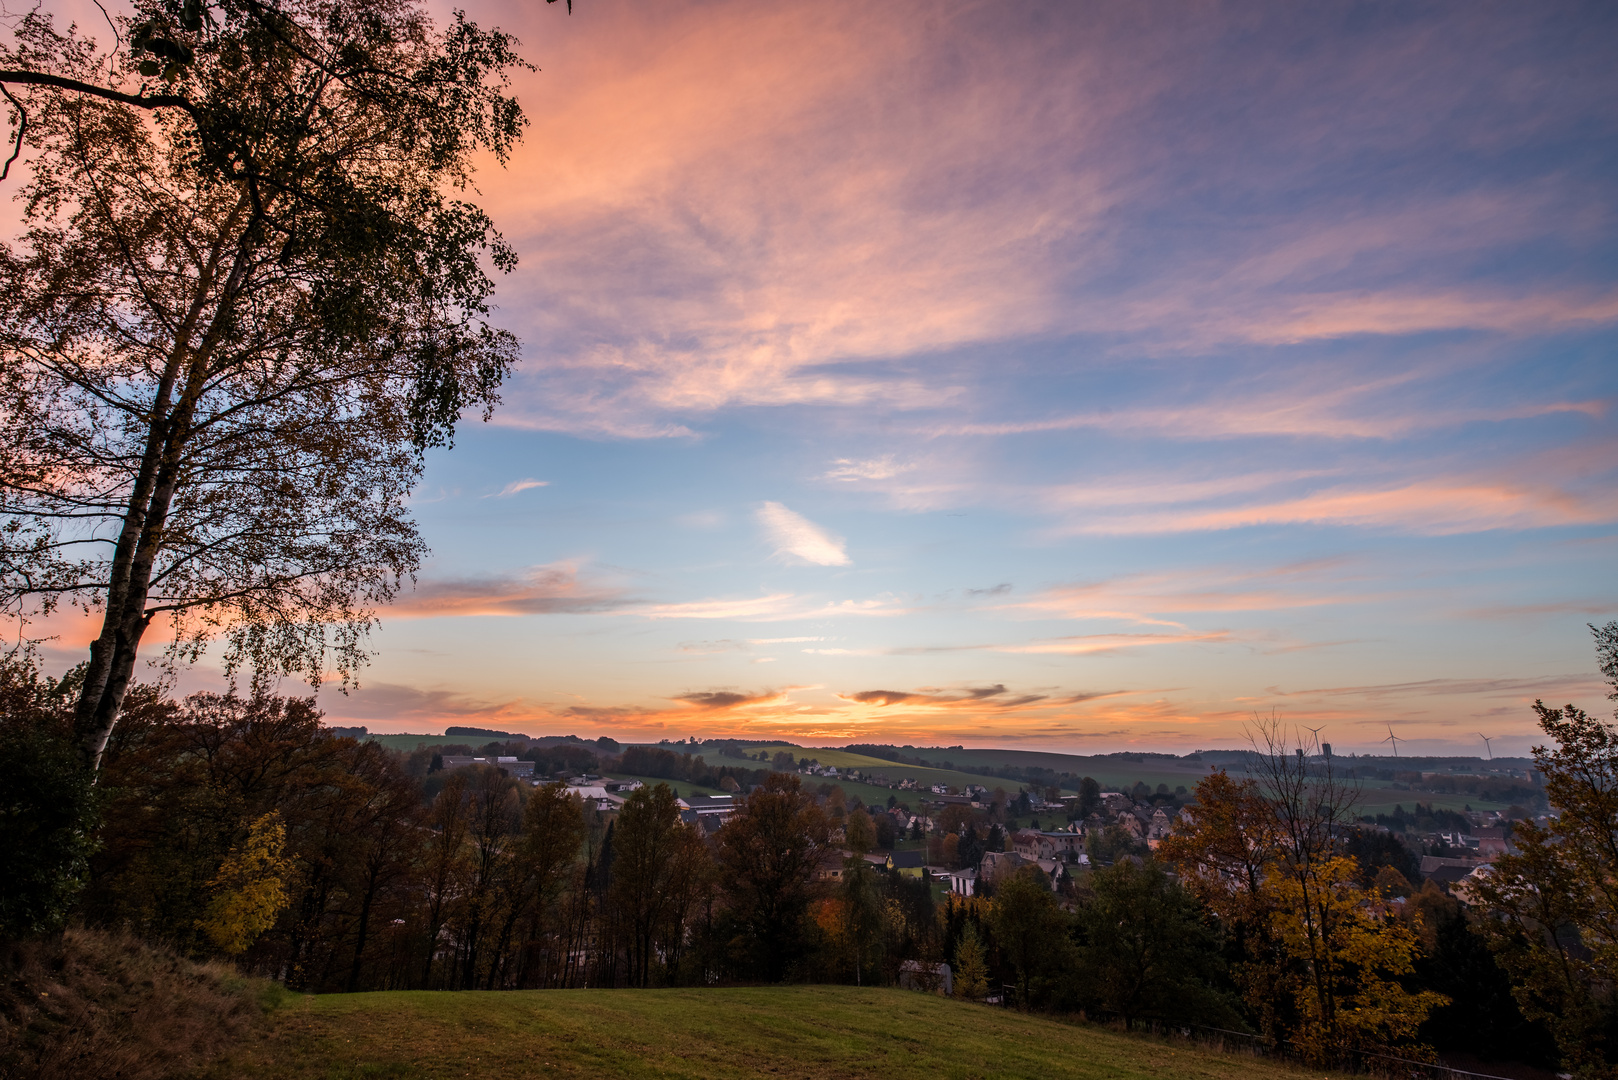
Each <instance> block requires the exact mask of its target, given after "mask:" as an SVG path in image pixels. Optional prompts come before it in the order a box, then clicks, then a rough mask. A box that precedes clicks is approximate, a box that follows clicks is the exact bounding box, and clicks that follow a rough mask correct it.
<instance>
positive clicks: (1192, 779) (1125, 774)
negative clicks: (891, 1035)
mask: <svg viewBox="0 0 1618 1080" xmlns="http://www.w3.org/2000/svg"><path fill="white" fill-rule="evenodd" d="M371 738H372V739H374V740H376V741H377V742H380V743H382V744H383V745H384V746H387V747H389V748H390V749H393V750H403V751H410V750H414V749H415V748H416V747H417V746H418V745H421V744H423V743H425V744H426V745H428V746H431V745H434V744H435V743H441V742H445V741H449V740H446V739H445V737H444V736H440V735H372V736H371ZM460 741H463V742H476V740H475V739H470V740H468V739H460ZM682 749H683V748H682ZM748 750H749V751H750V752H751V753H754V754H757V753H758V752H759V751H760V750H763V751H766V752H767V753H770V754H774V753H775V752H776V751H778V750H787V751H789V752H791V753H792V754H793V755H794V756H795V757H807V758H814V759H815V760H817V761H819V762H820V763H821V764H822V765H835V766H837V767H838V768H839V769H859V770H860V771H861V772H862V773H865V772H879V773H883V774H885V775H887V776H889V777H891V778H893V779H894V780H899V779H901V778H903V777H913V778H914V779H916V780H917V781H919V782H921V784H922V785H923V786H931V785H933V784H949V785H951V786H953V787H957V788H959V787H965V786H966V785H967V784H982V785H983V786H984V787H987V788H989V789H990V790H991V791H992V790H994V789H995V788H996V787H1003V788H1005V789H1006V790H1007V791H1008V792H1015V791H1016V789H1017V786H1018V785H1017V784H1016V782H1014V781H1011V780H1005V779H1000V778H998V777H993V776H980V775H978V774H976V773H967V772H961V771H960V770H958V769H938V768H922V767H920V766H917V765H904V764H900V763H898V762H893V761H886V760H884V759H882V758H874V757H868V756H866V755H864V754H857V753H850V752H849V751H847V750H843V749H840V748H838V747H804V746H792V745H789V744H786V743H779V744H773V745H768V746H751V747H748ZM699 753H700V754H701V755H702V757H703V759H704V760H705V761H707V762H708V764H710V765H738V766H743V767H745V768H751V769H757V768H762V767H763V763H761V762H759V761H757V760H754V759H743V758H732V757H729V756H727V755H725V754H722V753H720V751H719V747H718V746H717V745H713V744H708V745H704V746H703V747H702V748H701V750H700V751H699ZM923 756H925V757H927V759H928V760H929V761H932V760H934V759H947V760H948V761H950V762H951V763H952V764H956V765H966V766H971V767H985V766H987V767H991V768H992V767H995V766H1004V765H1010V766H1017V767H1027V766H1030V765H1032V766H1037V767H1040V768H1047V769H1055V770H1056V771H1058V772H1071V773H1074V774H1075V775H1079V776H1090V777H1094V778H1095V780H1096V782H1097V783H1099V784H1100V785H1101V787H1102V789H1103V790H1108V791H1113V790H1117V791H1128V790H1129V789H1130V788H1132V787H1134V786H1135V783H1136V782H1137V781H1141V782H1144V783H1145V784H1146V785H1147V786H1149V787H1151V788H1154V789H1155V788H1156V787H1157V785H1159V784H1167V785H1168V786H1169V789H1170V790H1173V789H1175V788H1177V787H1184V788H1186V789H1187V790H1189V789H1191V788H1194V787H1196V783H1197V781H1198V780H1200V779H1201V778H1202V777H1204V776H1206V775H1207V773H1208V767H1207V766H1205V765H1202V764H1200V763H1198V762H1194V761H1174V760H1172V759H1165V758H1147V759H1145V760H1144V761H1140V762H1133V761H1129V760H1127V759H1123V758H1112V757H1079V756H1075V755H1071V754H1055V753H1042V752H1038V751H1030V750H978V749H970V750H953V751H952V750H937V749H930V750H928V751H926V752H925V753H924V754H923ZM611 775H613V776H614V777H623V778H628V775H629V774H627V773H612V774H611ZM1234 775H1236V776H1238V777H1240V776H1241V775H1242V773H1240V772H1239V771H1238V772H1236V773H1235V774H1234ZM638 779H642V780H646V781H647V782H648V783H657V782H658V781H656V780H654V779H652V778H649V777H639V778H638ZM805 781H806V782H807V783H809V784H810V785H811V786H818V785H819V784H821V783H825V782H827V781H825V780H823V779H822V778H820V777H805ZM662 782H664V783H667V784H669V786H671V787H673V788H675V789H676V790H678V791H679V793H680V794H682V795H684V794H686V793H687V792H688V790H689V792H691V793H695V794H717V793H718V792H717V791H716V790H715V789H711V788H701V787H697V786H696V785H693V784H689V783H687V782H685V781H662ZM832 782H833V783H835V784H836V786H838V787H841V788H842V789H843V793H844V794H845V795H846V796H847V797H848V798H849V799H850V800H852V799H853V798H854V797H855V796H856V795H858V796H859V797H860V799H861V801H863V802H864V803H865V804H866V805H868V806H881V805H883V804H885V803H886V802H887V800H888V796H889V795H892V794H898V793H896V792H893V791H890V790H888V789H887V788H880V787H876V786H874V785H871V784H861V783H853V782H850V781H846V780H838V781H832ZM1070 788H1072V789H1075V790H1076V788H1077V785H1070ZM899 797H900V799H901V800H902V801H910V799H911V796H910V795H909V793H902V794H899ZM1418 802H1420V803H1423V804H1431V805H1433V806H1436V807H1440V808H1442V809H1446V810H1460V809H1462V808H1463V807H1466V806H1470V807H1471V808H1472V809H1474V810H1504V809H1506V806H1505V804H1504V803H1494V802H1487V801H1485V800H1482V799H1478V798H1476V797H1472V796H1467V795H1441V794H1436V793H1433V792H1426V791H1405V790H1391V789H1390V788H1389V786H1388V783H1387V781H1382V780H1366V781H1363V782H1362V786H1361V793H1360V801H1359V807H1360V812H1361V813H1366V814H1376V813H1383V814H1386V813H1388V812H1390V811H1392V809H1393V808H1394V806H1395V805H1400V804H1402V805H1403V806H1404V808H1405V809H1406V810H1409V809H1411V808H1413V807H1414V806H1415V804H1416V803H1418Z"/></svg>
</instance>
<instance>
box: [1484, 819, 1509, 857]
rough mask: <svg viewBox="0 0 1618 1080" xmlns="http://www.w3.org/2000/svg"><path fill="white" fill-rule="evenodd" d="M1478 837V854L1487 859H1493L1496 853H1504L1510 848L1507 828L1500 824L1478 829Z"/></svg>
mask: <svg viewBox="0 0 1618 1080" xmlns="http://www.w3.org/2000/svg"><path fill="white" fill-rule="evenodd" d="M1476 835H1477V838H1478V854H1479V855H1481V856H1483V857H1484V858H1485V859H1490V860H1493V859H1494V857H1495V856H1496V855H1504V854H1505V853H1506V852H1507V851H1508V850H1510V844H1509V843H1508V842H1507V840H1506V830H1504V829H1502V828H1500V827H1499V826H1498V825H1494V826H1490V827H1488V828H1482V829H1478V830H1476Z"/></svg>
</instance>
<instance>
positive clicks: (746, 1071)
mask: <svg viewBox="0 0 1618 1080" xmlns="http://www.w3.org/2000/svg"><path fill="white" fill-rule="evenodd" d="M204 1075H206V1076H208V1077H216V1078H220V1080H222V1078H224V1077H265V1078H268V1077H274V1078H276V1080H282V1078H285V1080H314V1078H317V1077H318V1078H322V1080H328V1078H329V1080H337V1078H349V1077H361V1076H367V1077H388V1078H390V1080H437V1078H448V1077H464V1076H579V1077H591V1078H612V1077H626V1078H628V1077H635V1078H639V1077H670V1078H673V1077H690V1078H692V1080H721V1078H725V1077H737V1078H740V1077H757V1076H773V1077H804V1078H810V1077H814V1078H817V1080H818V1078H822V1077H867V1076H868V1077H884V1078H886V1077H892V1078H898V1080H903V1078H912V1077H913V1078H916V1080H923V1078H925V1080H941V1078H957V1077H958V1078H963V1080H964V1078H967V1077H972V1078H989V1077H1007V1078H1009V1077H1039V1078H1042V1080H1043V1078H1047V1077H1053V1076H1063V1077H1081V1078H1087V1077H1094V1078H1097V1080H1100V1078H1109V1080H1119V1078H1121V1080H1127V1078H1134V1077H1139V1078H1141V1080H1147V1078H1151V1080H1163V1078H1180V1077H1184V1078H1206V1080H1270V1078H1275V1080H1282V1078H1296V1077H1298V1076H1300V1075H1302V1074H1299V1073H1296V1072H1293V1071H1291V1070H1289V1069H1286V1068H1283V1067H1281V1066H1278V1065H1274V1064H1270V1063H1267V1062H1264V1061H1259V1060H1255V1059H1253V1058H1250V1057H1246V1056H1243V1055H1238V1054H1225V1053H1216V1052H1213V1051H1209V1050H1204V1049H1200V1048H1197V1047H1195V1046H1193V1045H1191V1044H1188V1043H1178V1042H1175V1043H1164V1042H1159V1041H1154V1040H1150V1039H1145V1038H1140V1037H1134V1036H1129V1035H1124V1034H1121V1033H1118V1032H1114V1031H1110V1030H1106V1029H1101V1028H1094V1027H1077V1026H1071V1025H1067V1024H1062V1023H1058V1022H1056V1021H1053V1020H1048V1019H1044V1018H1041V1017H1036V1016H1028V1015H1024V1014H1021V1013H1017V1012H1013V1011H1008V1010H1003V1009H996V1008H991V1007H989V1006H985V1005H969V1004H963V1003H960V1002H955V1001H949V1000H946V999H944V998H940V997H935V996H932V995H928V994H921V993H915V992H912V991H905V990H873V989H865V990H860V989H856V988H854V987H847V986H799V987H772V988H752V989H724V990H616V991H600V990H548V991H547V990H539V991H508V992H503V993H502V992H495V993H423V992H398V993H373V994H336V995H328V996H323V997H306V998H303V999H300V1000H298V1001H296V1002H294V1003H291V1004H289V1005H287V1006H285V1007H283V1008H282V1009H281V1010H280V1011H279V1012H278V1013H277V1014H276V1015H275V1017H274V1018H273V1020H272V1021H271V1025H270V1028H269V1030H268V1031H267V1032H266V1034H265V1035H264V1036H263V1037H261V1038H259V1039H258V1040H257V1041H256V1042H254V1043H253V1044H252V1045H250V1046H249V1047H247V1048H246V1049H244V1050H242V1051H241V1052H240V1053H238V1054H237V1055H235V1056H234V1057H233V1058H231V1059H229V1060H227V1061H226V1062H225V1063H222V1064H221V1065H220V1066H218V1067H217V1068H216V1069H215V1070H213V1071H211V1072H209V1073H206V1074H204ZM1308 1075H1310V1076H1315V1077H1318V1076H1321V1075H1322V1074H1321V1073H1319V1072H1311V1073H1309V1074H1308Z"/></svg>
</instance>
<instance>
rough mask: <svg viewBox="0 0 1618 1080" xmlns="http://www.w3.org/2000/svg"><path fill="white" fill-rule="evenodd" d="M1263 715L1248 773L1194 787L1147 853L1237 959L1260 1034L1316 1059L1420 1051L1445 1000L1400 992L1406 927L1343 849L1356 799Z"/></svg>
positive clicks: (1411, 958)
mask: <svg viewBox="0 0 1618 1080" xmlns="http://www.w3.org/2000/svg"><path fill="white" fill-rule="evenodd" d="M1288 734H1289V733H1288V732H1287V731H1286V730H1285V728H1283V727H1282V726H1281V725H1280V724H1279V723H1278V722H1276V721H1274V720H1273V719H1269V720H1266V719H1263V718H1260V719H1259V720H1258V721H1257V722H1256V725H1255V730H1254V742H1255V750H1256V751H1257V753H1256V754H1255V757H1254V762H1255V765H1256V771H1257V772H1258V774H1259V775H1258V777H1257V778H1254V779H1247V780H1243V781H1239V782H1238V781H1235V780H1233V779H1231V778H1230V777H1229V776H1228V775H1226V774H1225V773H1224V772H1223V771H1221V772H1218V773H1214V774H1212V775H1211V776H1209V777H1206V778H1204V779H1203V780H1202V781H1200V782H1199V783H1198V785H1197V806H1196V809H1195V811H1194V814H1193V817H1192V820H1191V822H1190V823H1189V824H1185V823H1181V824H1178V825H1176V828H1175V832H1174V834H1173V835H1171V836H1170V837H1168V838H1167V839H1165V840H1164V842H1163V844H1162V846H1161V847H1160V848H1159V849H1158V851H1159V854H1160V855H1161V856H1162V857H1163V858H1165V859H1167V860H1170V861H1172V862H1174V863H1175V864H1176V865H1177V866H1178V867H1179V868H1180V870H1181V873H1182V876H1183V879H1184V881H1185V882H1186V884H1187V887H1188V888H1190V889H1191V890H1192V891H1193V892H1194V893H1195V894H1196V895H1197V896H1198V897H1199V898H1200V899H1201V900H1202V901H1203V902H1204V903H1205V904H1206V905H1207V907H1208V909H1209V910H1210V911H1211V912H1212V913H1213V914H1214V915H1215V917H1216V918H1217V919H1218V920H1219V922H1220V924H1221V926H1222V927H1223V929H1224V931H1225V933H1226V934H1227V935H1228V936H1229V937H1230V938H1231V940H1232V942H1233V943H1234V944H1235V945H1236V947H1237V948H1238V949H1239V950H1240V957H1241V958H1240V960H1239V961H1238V962H1237V964H1236V965H1234V966H1235V972H1234V974H1235V976H1236V981H1237V985H1238V986H1239V987H1240V989H1241V992H1242V996H1243V1000H1244V1005H1245V1006H1246V1009H1247V1012H1248V1014H1249V1016H1250V1017H1252V1018H1253V1019H1254V1020H1255V1021H1256V1022H1257V1023H1258V1025H1259V1027H1260V1028H1261V1030H1263V1031H1264V1033H1265V1034H1266V1035H1267V1036H1269V1037H1270V1038H1272V1039H1274V1040H1277V1041H1283V1040H1284V1041H1287V1042H1290V1043H1291V1044H1293V1045H1294V1046H1295V1047H1297V1048H1298V1049H1299V1050H1300V1051H1302V1052H1303V1053H1304V1054H1305V1056H1306V1057H1308V1058H1309V1059H1310V1060H1312V1061H1316V1062H1319V1063H1332V1062H1336V1061H1341V1060H1346V1058H1347V1057H1348V1056H1349V1055H1352V1054H1354V1053H1356V1052H1375V1051H1382V1050H1386V1049H1390V1048H1397V1049H1398V1050H1399V1051H1400V1052H1401V1053H1402V1054H1405V1055H1407V1056H1408V1055H1412V1054H1414V1055H1418V1056H1420V1055H1423V1054H1426V1053H1428V1051H1427V1050H1426V1049H1425V1048H1424V1047H1423V1046H1422V1045H1421V1044H1420V1043H1419V1042H1418V1041H1417V1032H1418V1029H1419V1028H1420V1027H1421V1024H1422V1023H1423V1021H1424V1020H1425V1019H1426V1017H1427V1015H1428V1014H1429V1013H1430V1012H1431V1011H1432V1010H1433V1009H1434V1008H1435V1007H1437V1006H1439V1005H1442V1004H1444V1002H1445V1001H1446V1000H1447V999H1445V998H1444V997H1443V996H1442V995H1439V994H1436V993H1433V992H1430V991H1426V990H1413V989H1411V988H1409V987H1407V985H1406V983H1407V982H1408V981H1409V976H1410V974H1411V973H1412V971H1413V969H1414V964H1415V961H1416V959H1417V957H1418V956H1419V954H1420V942H1419V937H1418V931H1419V921H1416V925H1412V921H1411V920H1401V919H1398V918H1395V917H1394V915H1393V913H1392V911H1391V909H1390V908H1389V906H1388V904H1387V903H1386V902H1385V900H1384V899H1383V898H1382V897H1380V896H1379V895H1378V894H1376V893H1375V892H1373V891H1371V890H1368V889H1366V888H1364V887H1362V886H1361V885H1360V883H1359V875H1360V868H1359V863H1358V862H1357V861H1356V860H1355V859H1354V858H1352V857H1351V856H1349V855H1347V854H1345V845H1346V842H1347V839H1348V837H1350V836H1351V835H1352V829H1353V807H1354V803H1355V801H1356V798H1357V791H1356V789H1355V788H1354V787H1353V785H1352V784H1350V783H1346V782H1344V780H1343V779H1342V778H1341V777H1340V776H1339V775H1338V774H1337V773H1336V772H1335V770H1334V767H1333V765H1332V764H1331V759H1330V758H1328V759H1326V762H1325V763H1324V764H1323V765H1319V764H1317V765H1311V764H1310V763H1309V761H1308V759H1307V757H1306V756H1305V755H1304V754H1303V753H1302V752H1301V751H1298V750H1297V746H1295V745H1292V743H1294V742H1296V743H1297V744H1298V745H1301V741H1298V740H1289V738H1288Z"/></svg>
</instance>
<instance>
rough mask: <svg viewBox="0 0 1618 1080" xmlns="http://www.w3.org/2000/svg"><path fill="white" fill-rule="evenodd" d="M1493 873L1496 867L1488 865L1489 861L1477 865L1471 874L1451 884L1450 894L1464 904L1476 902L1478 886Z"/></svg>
mask: <svg viewBox="0 0 1618 1080" xmlns="http://www.w3.org/2000/svg"><path fill="white" fill-rule="evenodd" d="M1492 873H1494V867H1492V866H1490V865H1488V864H1487V863H1485V864H1484V865H1482V866H1479V867H1477V868H1476V869H1474V870H1473V871H1472V872H1471V873H1470V874H1467V875H1466V876H1465V877H1463V878H1461V879H1460V880H1459V881H1456V882H1454V883H1453V884H1451V885H1450V887H1449V892H1450V895H1451V896H1453V897H1455V899H1457V900H1459V901H1460V902H1461V903H1463V904H1473V903H1476V902H1477V893H1476V892H1475V888H1476V886H1477V885H1478V884H1480V883H1481V882H1482V881H1483V879H1484V878H1486V877H1488V876H1489V875H1490V874H1492Z"/></svg>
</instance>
